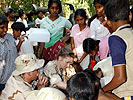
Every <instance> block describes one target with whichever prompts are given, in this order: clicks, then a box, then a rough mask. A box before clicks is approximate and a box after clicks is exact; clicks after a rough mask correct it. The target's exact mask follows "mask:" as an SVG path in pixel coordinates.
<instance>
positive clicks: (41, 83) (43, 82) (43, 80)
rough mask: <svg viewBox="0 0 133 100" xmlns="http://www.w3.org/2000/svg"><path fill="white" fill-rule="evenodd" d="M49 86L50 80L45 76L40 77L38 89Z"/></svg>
mask: <svg viewBox="0 0 133 100" xmlns="http://www.w3.org/2000/svg"><path fill="white" fill-rule="evenodd" d="M47 84H48V78H47V77H46V76H44V75H41V74H39V75H38V89H39V90H40V89H41V88H43V87H45V86H46V85H47Z"/></svg>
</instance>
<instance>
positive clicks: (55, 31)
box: [40, 16, 72, 48]
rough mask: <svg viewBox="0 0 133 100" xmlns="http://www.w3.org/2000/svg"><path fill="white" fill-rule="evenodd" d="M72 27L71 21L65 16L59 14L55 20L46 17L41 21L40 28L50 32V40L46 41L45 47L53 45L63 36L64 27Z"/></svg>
mask: <svg viewBox="0 0 133 100" xmlns="http://www.w3.org/2000/svg"><path fill="white" fill-rule="evenodd" d="M71 27H72V24H71V22H70V21H69V20H68V19H66V18H64V17H61V16H59V18H57V19H56V20H55V21H52V20H50V19H49V18H48V17H45V18H44V19H43V20H42V21H41V23H40V28H43V29H47V30H48V31H49V32H50V41H49V42H48V43H45V48H48V47H51V46H52V45H54V44H55V43H56V42H57V41H59V40H60V38H62V37H63V32H64V28H68V29H70V28H71Z"/></svg>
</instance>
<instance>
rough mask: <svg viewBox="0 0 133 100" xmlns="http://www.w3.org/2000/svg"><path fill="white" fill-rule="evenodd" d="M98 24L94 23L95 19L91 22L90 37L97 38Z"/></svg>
mask: <svg viewBox="0 0 133 100" xmlns="http://www.w3.org/2000/svg"><path fill="white" fill-rule="evenodd" d="M96 28H97V27H96V26H95V23H94V20H93V21H92V22H91V24H90V38H93V39H95V38H96V32H95V31H96Z"/></svg>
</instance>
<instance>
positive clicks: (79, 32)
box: [70, 9, 90, 69]
mask: <svg viewBox="0 0 133 100" xmlns="http://www.w3.org/2000/svg"><path fill="white" fill-rule="evenodd" d="M74 18H75V20H76V22H77V24H75V25H74V26H73V27H72V29H71V35H70V36H71V48H72V50H73V52H74V55H75V57H76V59H78V60H80V58H81V57H82V56H83V54H84V51H83V47H82V45H83V41H84V39H86V38H88V37H89V36H90V29H89V27H88V26H87V24H86V20H87V15H86V12H85V10H84V9H77V10H76V12H75V16H74ZM88 59H89V55H88V56H86V58H84V60H83V61H82V62H81V63H80V65H81V67H82V69H86V68H87V67H88V65H89V61H88Z"/></svg>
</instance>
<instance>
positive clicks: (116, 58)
mask: <svg viewBox="0 0 133 100" xmlns="http://www.w3.org/2000/svg"><path fill="white" fill-rule="evenodd" d="M109 48H110V54H111V57H112V65H113V66H116V65H119V64H126V59H125V52H126V43H125V42H124V41H123V39H121V38H120V37H118V36H115V35H113V36H110V37H109ZM112 52H113V53H112Z"/></svg>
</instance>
